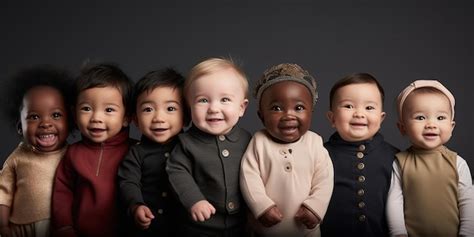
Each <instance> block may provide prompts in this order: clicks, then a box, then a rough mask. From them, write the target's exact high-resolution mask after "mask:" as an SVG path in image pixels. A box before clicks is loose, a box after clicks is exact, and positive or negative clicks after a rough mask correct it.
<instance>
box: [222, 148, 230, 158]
mask: <svg viewBox="0 0 474 237" xmlns="http://www.w3.org/2000/svg"><path fill="white" fill-rule="evenodd" d="M229 154H230V153H229V151H228V150H227V149H224V150H222V155H223V156H224V157H228V156H229Z"/></svg>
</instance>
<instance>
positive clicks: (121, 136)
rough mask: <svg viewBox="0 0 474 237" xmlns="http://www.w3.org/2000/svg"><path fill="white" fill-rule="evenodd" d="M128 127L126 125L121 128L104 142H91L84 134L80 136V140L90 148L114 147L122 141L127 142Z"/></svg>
mask: <svg viewBox="0 0 474 237" xmlns="http://www.w3.org/2000/svg"><path fill="white" fill-rule="evenodd" d="M128 131H129V128H128V127H126V128H122V130H121V131H120V132H119V133H118V134H117V135H115V136H113V137H111V138H109V139H107V140H106V141H105V142H99V143H97V142H93V141H91V140H90V139H88V138H87V137H85V136H82V142H83V143H84V144H85V145H86V146H88V147H90V148H92V149H100V148H103V149H108V148H115V147H117V145H120V144H123V143H126V142H128V140H129V135H128V134H129V133H128Z"/></svg>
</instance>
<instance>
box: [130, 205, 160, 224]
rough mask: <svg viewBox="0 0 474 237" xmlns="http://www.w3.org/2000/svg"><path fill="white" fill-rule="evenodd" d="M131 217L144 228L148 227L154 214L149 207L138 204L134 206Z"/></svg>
mask: <svg viewBox="0 0 474 237" xmlns="http://www.w3.org/2000/svg"><path fill="white" fill-rule="evenodd" d="M133 218H134V219H135V224H136V225H137V226H138V227H140V228H141V229H143V230H144V229H148V227H150V224H151V220H153V219H154V218H155V216H154V215H153V213H151V210H150V208H148V207H147V206H145V205H140V206H138V207H137V208H135V211H134V213H133Z"/></svg>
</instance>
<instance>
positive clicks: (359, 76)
mask: <svg viewBox="0 0 474 237" xmlns="http://www.w3.org/2000/svg"><path fill="white" fill-rule="evenodd" d="M363 83H369V84H375V85H376V86H377V88H378V89H379V92H380V95H381V96H382V98H381V99H382V105H383V103H384V100H385V91H384V90H383V87H382V86H381V85H380V83H379V82H378V81H377V79H376V78H375V77H374V76H373V75H371V74H369V73H353V74H350V75H348V76H345V77H343V78H342V79H340V80H339V81H337V82H336V84H334V86H333V87H332V88H331V92H330V93H329V109H330V110H331V109H332V102H333V99H334V96H335V95H336V92H337V90H339V88H341V87H344V86H347V85H351V84H363Z"/></svg>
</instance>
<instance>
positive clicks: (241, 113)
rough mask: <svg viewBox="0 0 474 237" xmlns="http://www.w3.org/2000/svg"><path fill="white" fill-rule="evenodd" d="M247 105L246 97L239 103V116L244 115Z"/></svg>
mask: <svg viewBox="0 0 474 237" xmlns="http://www.w3.org/2000/svg"><path fill="white" fill-rule="evenodd" d="M248 105H249V100H248V99H244V101H242V103H241V104H240V113H239V117H242V116H244V113H245V110H246V109H247V106H248Z"/></svg>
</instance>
